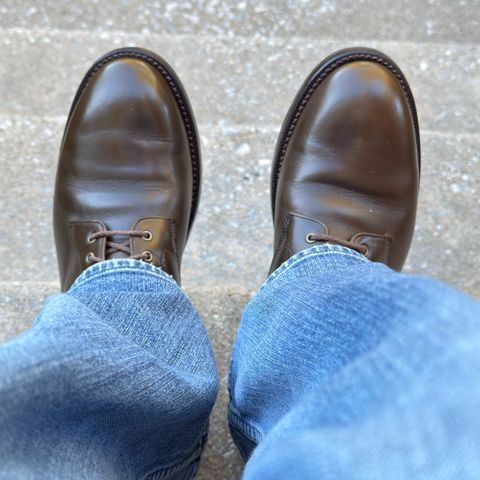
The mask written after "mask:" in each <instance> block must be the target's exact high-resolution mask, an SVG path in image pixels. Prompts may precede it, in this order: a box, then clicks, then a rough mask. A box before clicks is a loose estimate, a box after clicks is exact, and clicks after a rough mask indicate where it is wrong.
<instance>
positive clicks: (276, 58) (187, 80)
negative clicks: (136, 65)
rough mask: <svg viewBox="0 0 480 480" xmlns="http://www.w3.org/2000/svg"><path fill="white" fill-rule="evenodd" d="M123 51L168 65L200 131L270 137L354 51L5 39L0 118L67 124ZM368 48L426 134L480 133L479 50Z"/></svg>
mask: <svg viewBox="0 0 480 480" xmlns="http://www.w3.org/2000/svg"><path fill="white" fill-rule="evenodd" d="M357 43H358V42H354V44H357ZM128 44H134V45H138V46H148V47H149V48H151V49H152V50H154V51H156V52H158V53H159V54H160V55H162V56H164V57H165V58H166V59H167V60H170V62H171V63H172V65H173V66H174V67H175V69H176V70H177V71H178V73H179V75H180V78H181V79H182V81H183V82H184V84H185V86H186V88H187V92H188V94H189V96H190V97H191V100H192V104H193V107H194V110H195V113H196V116H197V120H198V121H199V123H200V124H212V123H213V124H217V123H220V122H221V123H222V124H225V125H229V124H242V125H245V124H247V125H256V126H265V125H273V126H275V127H279V126H280V124H281V122H282V120H283V117H284V115H285V113H286V111H287V109H288V107H289V105H290V102H291V101H292V99H293V97H294V95H295V93H296V91H297V90H298V88H299V87H300V85H301V84H302V82H303V80H304V78H305V77H306V76H307V74H308V73H309V72H310V71H311V69H312V68H313V67H314V66H315V65H316V64H317V63H318V62H320V60H322V59H323V57H325V56H326V55H329V54H330V53H332V52H333V51H334V50H336V49H339V48H344V47H348V46H352V42H351V41H345V40H340V41H325V40H320V39H319V40H315V39H298V38H293V39H286V38H277V37H272V38H270V37H253V38H244V37H241V38H214V37H213V38H212V37H201V38H198V37H195V36H185V37H181V38H178V37H172V36H158V35H144V34H123V33H113V34H111V33H107V34H102V33H84V32H30V31H16V30H4V31H0V48H1V49H2V51H3V52H9V51H14V52H15V55H8V53H7V54H5V55H4V56H3V59H2V62H1V63H0V96H1V98H2V105H1V106H0V113H4V114H6V113H10V114H21V115H27V116H31V115H41V116H45V115H49V116H51V115H61V116H63V115H66V113H67V112H68V109H69V108H70V103H71V101H72V98H73V95H74V93H75V91H76V89H77V87H78V84H79V83H80V80H81V79H82V77H83V75H84V74H85V72H86V70H87V69H88V68H89V67H90V65H91V63H93V61H94V60H96V58H98V57H99V56H100V55H101V54H103V53H104V52H106V51H108V50H110V49H112V48H114V47H120V46H125V45H128ZM368 45H369V46H374V47H378V48H380V49H381V50H384V51H385V52H386V53H387V54H389V55H390V56H392V57H393V58H394V59H395V61H397V63H398V64H399V65H400V67H401V68H402V69H403V70H404V72H405V74H406V75H407V78H408V79H409V82H410V83H411V86H412V89H413V91H414V93H415V96H416V100H417V103H418V107H419V113H420V124H421V126H422V128H423V129H426V130H435V131H445V132H448V133H452V132H460V133H461V132H471V133H476V131H477V130H478V112H477V105H478V99H479V98H480V47H479V46H477V45H468V46H467V45H455V44H449V43H446V44H413V43H398V42H368ZM475 100H477V101H475Z"/></svg>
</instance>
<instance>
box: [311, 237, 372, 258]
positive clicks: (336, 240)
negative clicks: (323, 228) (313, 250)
mask: <svg viewBox="0 0 480 480" xmlns="http://www.w3.org/2000/svg"><path fill="white" fill-rule="evenodd" d="M306 240H307V242H308V243H314V242H324V243H333V244H335V245H341V246H342V247H347V248H351V249H352V250H355V251H357V252H358V253H361V254H363V255H367V253H368V247H367V246H366V245H360V244H359V243H354V242H349V241H348V240H344V239H343V238H338V237H334V236H333V235H327V234H323V233H309V234H308V235H307V237H306Z"/></svg>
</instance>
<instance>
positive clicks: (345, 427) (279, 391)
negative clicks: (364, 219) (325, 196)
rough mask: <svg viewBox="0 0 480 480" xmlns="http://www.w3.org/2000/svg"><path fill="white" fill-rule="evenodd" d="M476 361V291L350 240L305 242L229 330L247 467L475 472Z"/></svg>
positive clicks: (479, 335)
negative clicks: (401, 267) (397, 263)
mask: <svg viewBox="0 0 480 480" xmlns="http://www.w3.org/2000/svg"><path fill="white" fill-rule="evenodd" d="M479 371H480V306H479V304H478V303H476V302H475V301H474V300H472V299H470V298H468V297H467V296H465V295H464V294H462V293H460V292H457V291H455V290H453V289H451V288H449V287H447V286H446V285H443V284H442V283H439V282H436V281H433V280H429V279H425V278H420V277H416V276H412V275H403V274H399V273H396V272H394V271H392V270H390V269H389V268H388V267H386V266H384V265H383V264H380V263H372V262H370V261H368V260H366V259H365V258H364V257H363V256H362V255H360V254H358V253H356V252H354V251H351V250H348V249H346V248H344V247H339V246H330V245H323V246H315V247H312V248H310V249H308V250H305V251H302V252H300V253H299V254H297V255H295V256H294V257H292V258H290V259H289V260H288V261H287V262H285V263H284V264H283V265H282V266H281V267H280V268H279V269H277V270H276V271H275V272H274V273H273V274H272V275H271V276H270V278H269V279H268V280H267V281H266V283H265V284H264V286H263V287H262V288H261V290H260V291H259V293H258V294H257V295H256V296H255V297H254V298H253V300H252V301H251V302H250V304H249V305H248V306H247V308H246V310H245V313H244V315H243V319H242V322H241V325H240V329H239V332H238V335H237V339H236V341H235V346H234V351H233V356H232V367H231V375H230V391H231V403H230V412H229V420H230V424H231V430H232V434H233V436H234V438H235V440H236V443H237V445H238V446H239V448H240V450H241V452H242V454H243V456H244V457H245V458H248V457H249V456H250V455H251V454H252V451H253V455H252V456H251V457H250V460H249V461H248V463H247V466H246V469H245V473H244V479H245V480H268V479H275V480H281V479H285V480H286V479H289V480H290V479H292V478H297V479H312V480H313V479H322V480H330V479H331V480H333V479H335V480H347V479H348V480H352V479H353V480H356V479H358V480H360V479H362V480H363V479H387V478H388V479H389V480H397V479H398V480H400V479H402V480H412V479H416V480H419V479H420V480H422V479H436V480H444V479H445V480H447V479H462V480H466V479H472V480H473V479H478V478H480V455H479V451H480V414H479V412H480V375H479V373H478V372H479ZM257 445H258V446H257ZM256 446H257V447H256ZM255 447H256V448H255Z"/></svg>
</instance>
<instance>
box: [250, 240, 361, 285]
mask: <svg viewBox="0 0 480 480" xmlns="http://www.w3.org/2000/svg"><path fill="white" fill-rule="evenodd" d="M325 256H341V257H346V258H351V259H354V260H358V261H360V262H369V261H370V260H368V259H367V258H365V257H364V256H363V255H361V254H359V253H356V252H352V250H350V249H349V248H346V247H341V246H337V245H333V246H332V245H329V246H328V247H326V246H325V245H322V246H315V247H311V248H309V249H307V250H302V251H301V252H299V253H297V254H296V255H294V256H293V257H290V258H289V259H288V260H287V261H286V262H285V263H283V264H282V265H281V266H280V267H279V268H278V269H277V270H275V271H274V272H273V273H272V274H271V275H270V276H269V277H268V278H267V280H266V281H265V283H264V284H263V285H262V286H261V288H260V290H259V292H260V291H261V290H263V288H264V287H265V286H266V285H268V284H269V283H271V282H272V281H273V280H275V279H276V278H278V277H279V276H280V275H282V274H283V273H284V272H286V271H288V270H290V269H291V268H293V267H294V266H296V265H297V264H298V263H299V262H301V261H304V260H305V259H307V258H311V257H325Z"/></svg>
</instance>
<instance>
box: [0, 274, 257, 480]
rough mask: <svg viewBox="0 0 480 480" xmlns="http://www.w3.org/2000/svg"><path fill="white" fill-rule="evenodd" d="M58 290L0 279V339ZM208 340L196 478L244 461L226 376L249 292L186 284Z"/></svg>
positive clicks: (235, 474) (20, 327)
mask: <svg viewBox="0 0 480 480" xmlns="http://www.w3.org/2000/svg"><path fill="white" fill-rule="evenodd" d="M57 291H58V285H57V284H56V283H42V282H40V283H39V282H11V283H6V282H0V312H2V314H1V315H0V342H2V341H5V340H8V339H12V338H13V337H14V336H15V335H17V334H19V333H21V332H23V331H25V330H26V329H28V328H29V326H30V325H31V323H32V320H33V319H34V317H35V316H36V314H37V313H38V312H39V311H40V309H41V307H42V305H43V303H44V301H45V299H46V298H47V296H48V295H50V294H52V293H55V292H57ZM187 294H188V296H189V297H190V299H191V301H192V303H193V304H194V306H195V308H196V309H197V310H198V312H199V313H200V315H201V317H202V319H203V321H204V322H205V325H206V327H207V330H208V333H209V336H210V338H211V339H212V344H213V349H214V351H215V355H216V359H217V366H218V370H219V377H220V382H221V388H220V393H219V397H218V399H217V403H216V405H215V408H214V411H213V414H212V417H211V420H210V435H209V441H208V444H207V448H206V450H205V454H204V456H203V458H202V465H201V467H200V472H199V475H198V477H197V478H198V479H199V480H212V479H218V480H221V479H222V480H225V479H229V480H235V479H237V478H240V475H241V471H242V468H243V462H242V460H241V458H240V456H239V454H238V453H237V450H236V448H235V446H234V445H233V442H232V440H231V438H230V435H229V433H228V425H227V406H228V393H227V375H228V367H229V363H230V351H231V346H232V343H233V339H234V335H235V332H236V330H237V327H238V323H239V321H240V317H241V313H242V310H243V308H244V305H245V304H246V303H247V301H248V300H249V298H250V296H249V294H248V293H246V292H243V291H241V290H239V289H235V290H232V289H226V288H193V289H188V290H187Z"/></svg>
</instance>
